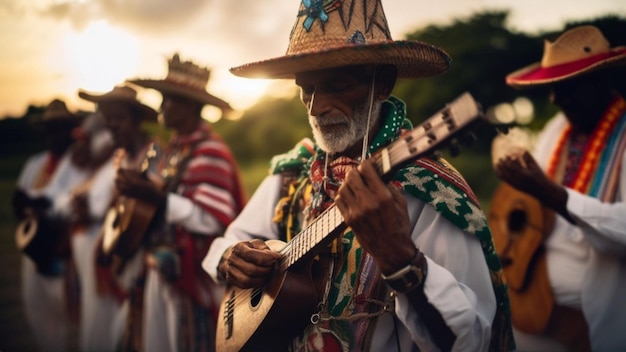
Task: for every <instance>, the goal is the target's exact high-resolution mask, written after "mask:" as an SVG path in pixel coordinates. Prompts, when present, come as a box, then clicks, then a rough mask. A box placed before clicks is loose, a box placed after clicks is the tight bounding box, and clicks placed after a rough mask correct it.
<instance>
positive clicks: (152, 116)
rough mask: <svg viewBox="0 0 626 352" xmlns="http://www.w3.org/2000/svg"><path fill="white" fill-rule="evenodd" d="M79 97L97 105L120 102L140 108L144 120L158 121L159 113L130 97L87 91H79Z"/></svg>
mask: <svg viewBox="0 0 626 352" xmlns="http://www.w3.org/2000/svg"><path fill="white" fill-rule="evenodd" d="M78 96H79V97H80V98H81V99H84V100H87V101H90V102H92V103H96V104H98V103H105V102H120V103H126V104H130V105H132V106H134V107H136V108H138V109H139V110H140V111H141V114H142V116H141V118H142V119H143V120H146V121H151V122H154V121H157V115H158V113H157V112H156V110H154V109H153V108H151V107H149V106H148V105H145V104H142V103H141V102H140V101H138V100H136V99H131V98H128V97H123V96H114V95H107V94H104V95H98V94H91V93H88V92H85V91H79V92H78Z"/></svg>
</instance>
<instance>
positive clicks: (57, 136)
mask: <svg viewBox="0 0 626 352" xmlns="http://www.w3.org/2000/svg"><path fill="white" fill-rule="evenodd" d="M74 128H76V123H75V122H71V121H54V122H47V123H45V125H44V133H45V138H46V145H47V147H48V149H49V150H50V151H51V152H52V153H54V154H57V155H61V154H62V153H63V152H65V150H67V148H68V147H69V146H70V145H71V144H72V143H73V142H74V140H73V139H72V130H73V129H74Z"/></svg>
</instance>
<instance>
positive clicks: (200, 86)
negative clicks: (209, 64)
mask: <svg viewBox="0 0 626 352" xmlns="http://www.w3.org/2000/svg"><path fill="white" fill-rule="evenodd" d="M210 75H211V71H210V70H209V69H207V68H205V67H200V66H198V65H196V64H194V63H193V62H191V61H184V62H183V61H180V56H179V55H178V54H174V56H173V57H172V58H171V59H170V60H168V72H167V76H166V77H165V79H131V80H128V82H130V83H133V84H136V85H138V86H141V87H145V88H152V89H156V90H158V91H159V92H161V93H166V94H174V95H180V96H183V97H187V98H190V99H192V100H194V101H198V102H200V103H202V104H205V105H213V106H216V107H218V108H220V109H222V110H224V111H230V110H232V108H231V106H230V104H228V103H227V102H226V101H224V100H222V99H220V98H218V97H216V96H214V95H212V94H209V93H208V92H207V91H206V85H207V83H209V77H210Z"/></svg>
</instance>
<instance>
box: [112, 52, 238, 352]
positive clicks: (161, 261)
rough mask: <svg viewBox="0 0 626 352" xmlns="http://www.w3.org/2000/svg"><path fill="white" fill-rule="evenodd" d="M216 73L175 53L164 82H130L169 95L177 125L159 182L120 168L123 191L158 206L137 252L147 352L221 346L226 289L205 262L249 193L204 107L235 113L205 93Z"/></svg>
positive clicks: (172, 122)
mask: <svg viewBox="0 0 626 352" xmlns="http://www.w3.org/2000/svg"><path fill="white" fill-rule="evenodd" d="M209 75H210V71H209V70H208V69H207V68H204V67H200V66H198V65H196V64H194V63H193V62H191V61H181V60H180V57H179V55H178V54H175V55H174V56H173V57H172V58H171V59H170V60H168V74H167V76H166V78H165V79H156V80H155V79H135V80H130V81H129V82H131V83H133V84H136V85H139V86H142V87H146V88H152V89H156V90H157V91H159V92H160V93H161V94H162V97H163V99H162V102H161V113H162V117H163V123H164V125H165V127H167V128H169V129H171V130H173V136H172V138H171V139H170V141H169V143H168V145H167V146H166V150H165V154H164V155H163V157H162V158H161V160H160V162H159V168H158V173H159V176H160V177H161V179H162V182H161V183H160V184H159V183H155V182H153V181H151V180H147V179H146V178H145V177H142V175H141V174H140V173H139V172H138V171H136V170H126V169H120V170H119V172H118V175H117V178H116V185H117V189H118V191H119V192H120V194H122V195H124V196H126V197H131V198H137V199H141V200H144V201H147V202H149V203H151V204H154V205H156V206H157V208H158V210H157V212H156V214H155V218H154V222H153V224H152V225H151V229H150V230H149V232H148V236H147V237H146V239H145V241H144V242H143V243H144V251H141V252H138V253H140V254H139V255H141V256H142V257H143V259H144V260H145V263H146V265H147V272H146V278H145V288H144V295H143V297H142V299H143V305H142V309H143V314H142V317H143V319H142V320H143V323H142V331H141V334H142V338H141V339H140V341H141V344H142V346H141V348H142V349H144V350H146V351H179V350H181V351H183V350H195V351H208V350H212V349H213V347H214V332H215V321H216V319H217V310H218V306H219V302H220V300H221V297H222V293H223V288H222V287H220V286H218V285H215V284H214V283H213V282H212V281H211V279H210V277H209V276H208V275H207V274H206V273H205V272H204V271H203V270H202V268H201V265H200V262H201V260H202V258H203V257H204V255H205V254H206V252H207V250H208V246H209V244H210V243H211V242H212V240H213V239H214V238H215V237H216V236H221V235H222V233H223V231H224V229H225V228H226V226H228V224H229V223H230V222H231V221H232V219H234V218H235V216H236V215H237V214H238V213H239V211H240V210H241V208H242V207H243V203H244V192H243V189H242V186H241V182H240V175H239V170H238V166H237V164H236V162H235V160H234V158H233V156H232V154H231V151H230V148H229V147H228V146H227V145H226V144H225V142H224V141H223V140H222V139H221V137H220V136H219V135H217V133H215V131H213V129H212V128H211V126H210V124H209V123H208V122H206V121H205V120H203V118H202V116H201V113H202V110H203V107H204V106H205V105H213V106H216V107H218V108H220V109H221V110H222V111H229V110H231V108H230V105H229V104H228V103H226V102H225V101H223V100H221V99H219V98H217V97H215V96H213V95H211V94H209V93H208V92H206V88H205V87H206V85H207V83H208V80H209ZM135 341H137V340H136V339H135ZM133 348H137V347H136V346H133Z"/></svg>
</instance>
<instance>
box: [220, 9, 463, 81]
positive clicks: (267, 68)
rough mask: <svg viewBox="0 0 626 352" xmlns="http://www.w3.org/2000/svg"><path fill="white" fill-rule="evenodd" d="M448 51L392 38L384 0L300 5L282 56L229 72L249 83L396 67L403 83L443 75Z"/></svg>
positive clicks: (446, 65) (234, 68)
mask: <svg viewBox="0 0 626 352" xmlns="http://www.w3.org/2000/svg"><path fill="white" fill-rule="evenodd" d="M450 62H451V59H450V57H449V56H448V54H447V53H446V52H444V51H443V50H442V49H440V48H437V47H435V46H433V45H430V44H427V43H423V42H419V41H412V40H411V41H409V40H403V41H394V40H393V39H391V34H390V32H389V26H388V24H387V19H386V17H385V13H384V11H383V7H382V3H381V0H302V2H301V4H300V10H299V11H298V16H297V19H296V23H295V25H294V27H293V29H292V30H291V35H290V39H289V46H288V48H287V53H286V54H285V55H284V56H280V57H276V58H272V59H268V60H263V61H257V62H253V63H249V64H245V65H242V66H238V67H233V68H231V69H230V71H231V72H232V73H233V74H234V75H236V76H241V77H248V78H293V77H294V74H295V73H297V72H303V71H311V70H318V69H326V68H333V67H340V66H349V65H361V64H392V65H395V66H396V67H397V69H398V77H400V78H417V77H427V76H433V75H437V74H440V73H443V72H445V71H446V70H447V69H448V67H449V66H450Z"/></svg>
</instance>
